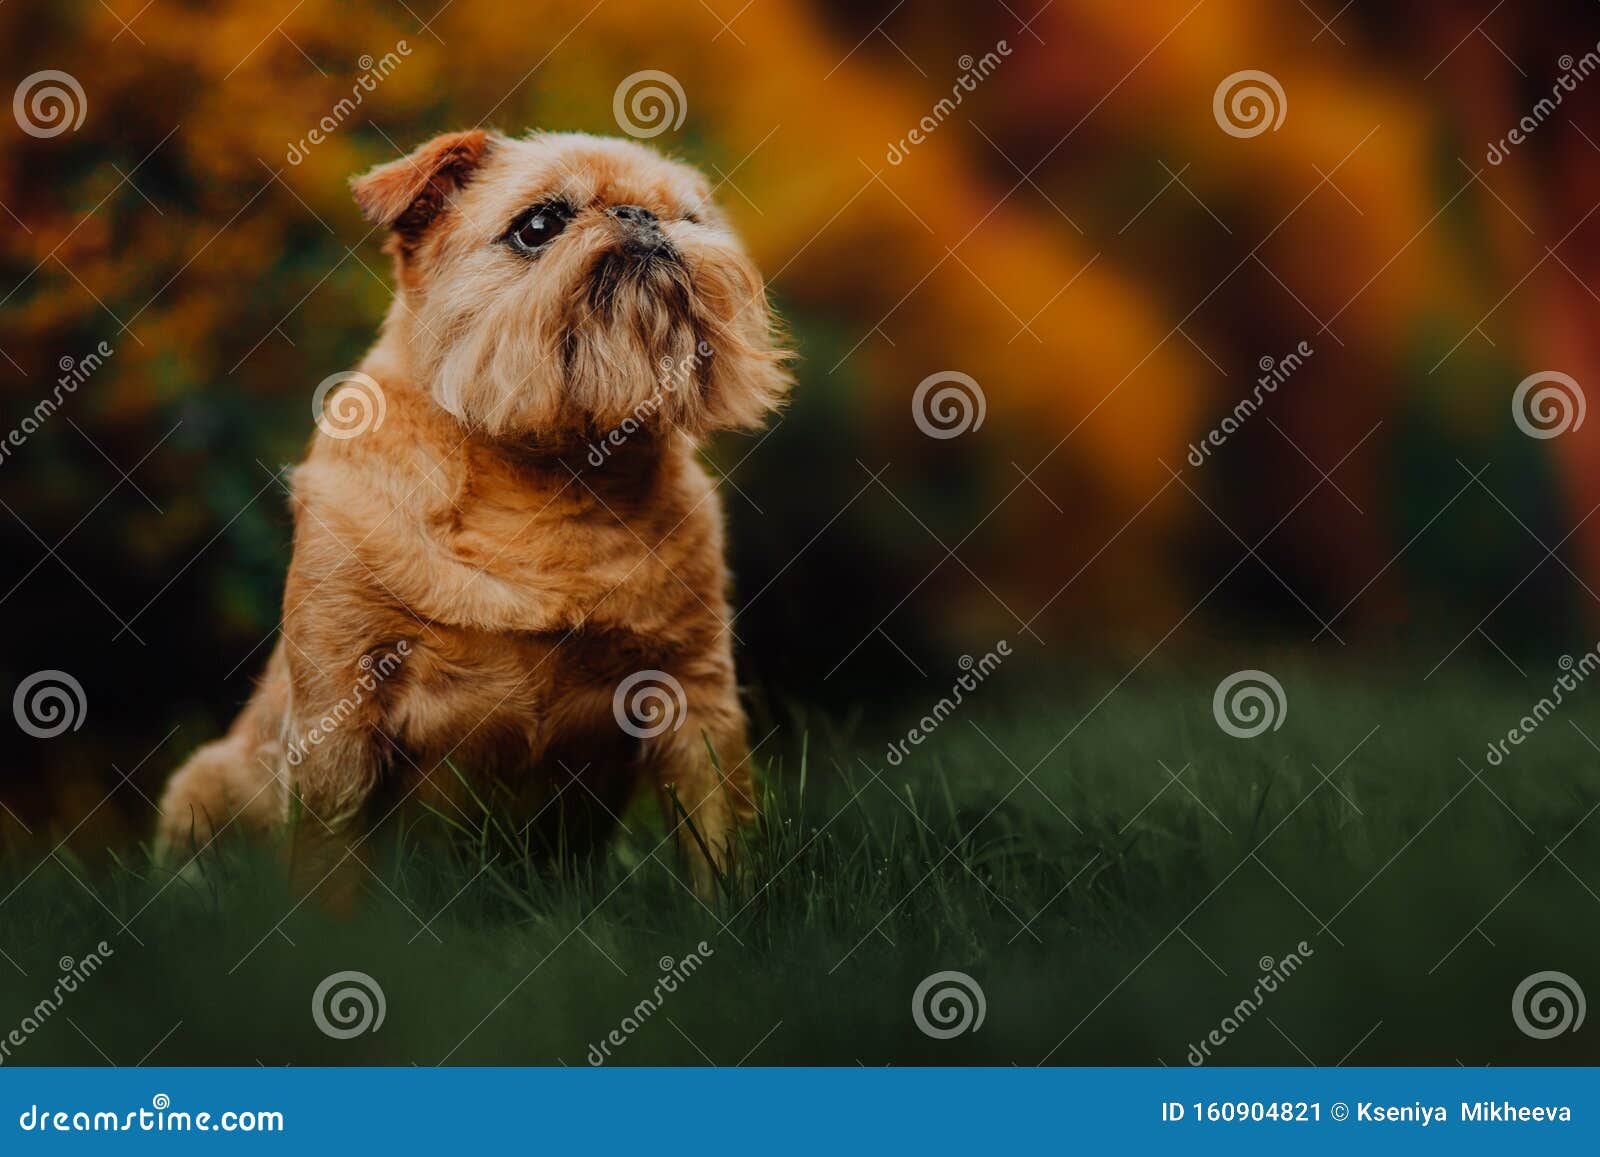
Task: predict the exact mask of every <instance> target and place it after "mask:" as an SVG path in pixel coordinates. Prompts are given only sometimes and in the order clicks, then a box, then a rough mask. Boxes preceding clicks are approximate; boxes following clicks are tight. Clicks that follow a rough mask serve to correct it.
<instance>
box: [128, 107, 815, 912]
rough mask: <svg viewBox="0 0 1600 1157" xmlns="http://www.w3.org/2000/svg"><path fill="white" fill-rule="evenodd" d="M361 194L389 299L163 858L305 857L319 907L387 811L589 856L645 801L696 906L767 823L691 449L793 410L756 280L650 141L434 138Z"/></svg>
mask: <svg viewBox="0 0 1600 1157" xmlns="http://www.w3.org/2000/svg"><path fill="white" fill-rule="evenodd" d="M352 189H353V192H354V195H355V200H356V202H357V204H358V206H359V208H360V209H361V211H362V213H363V214H364V216H365V217H366V219H367V220H368V221H370V222H371V223H372V224H373V225H374V226H375V227H379V228H383V229H386V230H387V231H388V239H387V241H386V244H385V249H386V250H387V251H388V252H389V253H390V254H391V255H392V258H393V268H394V278H395V282H396V294H395V298H394V301H393V303H392V306H391V308H390V309H389V312H388V315H387V317H386V318H385V320H384V323H383V327H382V330H381V333H380V336H379V338H378V340H377V343H376V344H375V345H374V346H373V347H372V348H371V350H370V351H369V352H368V353H367V355H366V357H365V359H364V360H363V361H362V362H361V364H360V366H359V367H358V370H357V372H355V373H352V374H347V375H336V378H341V379H342V380H338V381H336V382H335V384H334V386H333V388H331V389H327V388H326V386H327V383H325V385H324V387H320V388H319V395H320V396H319V397H318V398H316V399H315V401H314V407H313V408H314V409H315V408H316V404H315V403H316V402H320V404H321V412H320V414H319V416H318V423H317V424H318V429H317V431H316V432H315V433H314V434H313V436H312V438H311V443H310V447H309V450H308V452H307V454H306V456H305V458H304V460H303V461H302V462H301V463H300V464H299V465H298V466H296V467H295V468H294V470H293V472H292V476H291V481H290V483H289V490H290V494H291V500H292V502H291V505H292V508H293V514H294V546H293V555H292V558H291V560H290V563H289V570H288V577H287V581H286V584H285V590H284V606H283V616H282V625H281V629H280V632H279V635H278V639H277V642H276V646H275V649H274V650H273V652H272V654H271V657H270V658H269V660H268V662H267V665H266V670H265V673H264V675H263V676H262V677H261V679H260V681H259V683H258V685H257V686H256V689H255V692H254V694H253V695H252V697H251V698H250V700H249V702H248V704H247V705H246V706H245V707H244V709H243V711H242V713H241V714H240V715H239V716H238V718H237V720H236V721H235V722H234V724H233V725H232V727H231V729H230V730H229V731H228V732H227V734H226V735H225V737H223V738H222V739H219V740H217V741H215V742H212V743H209V744H207V745H205V746H204V747H201V748H200V749H199V750H198V751H196V752H195V753H194V754H193V755H192V756H191V757H190V758H189V760H188V761H187V762H186V763H185V764H184V765H183V766H182V767H181V768H179V769H178V770H177V771H176V772H175V773H174V775H173V776H172V778H171V780H170V782H169V784H168V786H167V788H166V791H165V794H164V797H163V799H162V802H161V819H160V825H159V831H158V833H157V847H158V849H160V850H161V851H162V852H164V853H167V854H169V855H170V854H173V853H185V852H194V853H197V852H198V851H199V850H200V849H203V848H205V847H206V846H208V845H209V844H210V843H211V842H212V841H213V840H215V839H216V838H217V837H218V836H219V835H220V834H222V833H223V832H224V831H225V830H228V829H230V828H234V827H237V828H239V829H243V830H245V831H252V832H257V833H272V832H281V831H284V830H285V829H290V830H291V835H290V838H289V839H288V841H287V845H288V847H289V849H290V855H291V861H292V864H293V874H294V875H295V876H297V877H303V878H304V879H305V880H306V882H307V883H308V884H310V885H313V886H315V885H316V884H318V883H320V882H321V881H322V880H323V879H326V878H327V876H328V875H332V874H333V873H334V872H335V871H336V870H337V867H338V865H339V864H341V863H342V862H344V861H346V860H348V859H350V852H351V851H352V850H353V849H355V848H356V847H357V846H358V845H360V844H362V843H363V842H364V837H365V835H366V834H367V833H368V832H370V831H371V829H372V827H373V826H374V825H375V824H376V823H377V822H379V821H380V820H381V819H383V818H384V817H385V816H387V815H388V814H389V813H390V812H391V811H393V809H394V808H396V807H398V806H399V805H400V804H401V803H403V802H405V801H407V800H413V799H414V800H417V801H419V802H422V803H427V804H429V805H430V806H432V807H433V808H435V809H436V810H438V811H441V812H443V813H445V814H446V815H455V816H459V817H463V822H464V823H465V824H466V826H473V823H472V821H470V820H467V819H465V818H464V817H466V816H467V815H468V814H469V813H471V811H472V808H473V803H472V801H473V800H476V799H478V798H479V792H480V790H486V789H485V788H484V785H494V789H495V790H497V791H499V792H500V793H501V796H500V798H503V799H504V800H505V801H506V802H507V803H508V804H509V806H511V807H513V808H516V809H519V814H522V815H523V816H525V817H526V818H527V819H528V821H529V822H530V823H533V822H537V823H538V825H539V830H540V831H541V832H542V833H544V834H545V835H546V836H547V837H548V838H549V839H550V840H551V846H552V848H556V847H557V846H558V845H559V851H560V853H561V854H566V853H569V852H570V853H573V854H583V853H585V852H586V851H587V852H592V851H594V850H596V849H598V848H601V847H603V846H604V843H605V841H606V839H607V838H608V837H609V836H610V835H611V834H612V826H613V825H614V824H615V823H616V822H617V815H618V813H620V812H621V811H623V810H624V808H625V807H626V806H627V805H628V802H629V800H630V799H631V798H632V796H633V794H634V792H635V789H636V788H637V787H641V786H648V787H650V788H653V790H654V791H655V793H656V794H657V795H658V796H659V797H660V800H661V803H662V806H663V809H664V811H665V814H666V816H667V821H668V826H669V827H670V828H671V829H672V830H673V831H674V832H675V835H676V838H677V841H678V844H679V846H680V848H681V850H682V852H683V855H684V859H685V862H686V864H687V867H688V870H689V874H690V877H691V879H692V882H693V886H694V889H695V891H696V892H697V893H698V894H699V895H701V896H702V897H709V896H711V895H713V894H714V893H715V892H716V890H717V881H718V879H719V878H726V877H727V876H728V875H729V873H730V872H731V871H732V870H733V868H734V860H735V856H736V850H737V847H738V844H739V829H740V825H741V824H743V823H746V822H748V821H751V820H752V819H753V818H754V817H755V815H756V811H757V807H756V797H755V792H754V788H753V785H752V776H751V769H750V767H749V751H748V748H747V739H746V724H745V717H744V712H743V710H742V708H741V705H740V701H739V694H738V688H737V684H736V681H735V673H734V659H733V650H732V630H731V626H730V608H729V603H728V599H727V586H728V574H727V570H726V567H725V562H724V557H723V556H724V551H723V527H722V513H721V510H720V505H719V501H718V496H717V494H716V491H715V488H714V486H713V484H712V482H711V480H710V479H709V477H708V476H707V474H706V472H705V471H704V469H703V468H702V467H701V465H700V464H699V460H698V454H697V447H698V444H699V443H700V442H701V441H702V440H703V439H704V438H705V437H707V436H708V435H710V434H712V433H714V432H716V431H720V430H731V429H755V428H759V427H760V426H761V425H762V423H763V422H764V421H765V419H766V418H767V417H768V415H770V414H771V413H772V412H773V411H774V410H775V409H777V408H778V407H779V406H780V405H781V404H782V402H783V400H784V398H785V395H786V393H787V391H788V389H789V387H790V385H791V384H792V379H791V375H790V373H789V371H788V368H787V367H788V363H789V361H790V358H791V355H790V354H789V352H788V351H786V350H785V349H784V348H783V347H782V344H781V336H780V333H779V325H778V322H777V319H776V318H775V317H774V315H773V313H772V311H771V309H770V306H769V304H768V301H767V296H766V290H765V286H764V283H763V281H762V278H761V276H760V274H759V273H758V272H757V270H756V268H755V267H754V265H753V264H752V262H751V260H750V258H749V257H748V256H747V255H746V253H745V252H744V250H743V248H742V246H741V244H740V242H739V241H738V239H737V237H736V236H735V235H734V233H733V232H732V230H731V229H730V227H729V225H728V222H727V220H726V218H725V217H724V216H723V215H722V213H721V212H720V211H719V210H718V209H717V207H716V206H715V204H714V203H713V202H712V200H711V194H712V192H713V190H712V189H711V188H710V187H709V186H708V184H707V182H706V180H705V178H704V177H703V176H702V175H701V174H700V173H698V172H697V171H696V170H694V169H693V168H691V167H689V166H687V165H685V164H682V163H679V162H677V161H673V160H669V159H667V158H664V157H663V156H661V155H660V154H658V153H656V152H654V151H653V150H651V149H649V148H647V147H646V146H644V145H641V144H638V143H636V142H634V141H628V140H620V139H611V138H603V137H594V136H589V135H585V134H577V133H546V132H535V133H532V134H530V135H528V136H526V137H522V138H512V137H508V136H505V135H501V134H499V133H495V132H490V131H484V130H471V131H467V132H457V133H449V134H446V135H443V136H439V137H436V138H434V139H433V140H430V141H428V142H427V143H426V144H424V145H422V146H421V147H420V148H418V149H416V150H415V151H414V152H413V153H411V154H410V155H409V156H406V157H403V158H401V159H399V160H396V161H393V162H390V163H387V164H382V165H379V166H378V167H377V168H374V169H372V170H371V171H370V172H367V173H366V174H364V175H362V176H360V177H358V178H356V179H354V180H353V182H352ZM330 381H334V379H330ZM291 814H292V815H293V817H294V818H293V822H292V823H291ZM191 862H192V857H191Z"/></svg>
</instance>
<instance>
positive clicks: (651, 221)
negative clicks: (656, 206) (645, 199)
mask: <svg viewBox="0 0 1600 1157" xmlns="http://www.w3.org/2000/svg"><path fill="white" fill-rule="evenodd" d="M608 211H609V212H610V214H611V216H613V217H614V218H616V219H617V221H618V222H620V223H621V225H622V227H623V228H624V229H625V230H627V235H626V238H625V239H624V241H623V243H622V247H623V250H624V251H625V252H627V253H631V254H633V255H634V256H636V257H650V256H656V255H660V254H666V253H670V252H671V251H672V242H671V241H669V240H667V235H666V233H664V232H662V229H661V221H660V220H659V219H658V218H657V217H656V215H655V214H654V213H652V212H650V210H648V209H646V208H645V207H644V206H643V205H613V206H612V207H611V209H610V210H608Z"/></svg>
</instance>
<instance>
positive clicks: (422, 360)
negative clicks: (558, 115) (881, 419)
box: [353, 130, 789, 439]
mask: <svg viewBox="0 0 1600 1157" xmlns="http://www.w3.org/2000/svg"><path fill="white" fill-rule="evenodd" d="M353 187H354V191H355V197H356V201H357V203H358V204H359V205H360V207H361V209H362V212H363V213H365V214H366V216H367V218H368V219H369V220H370V221H372V222H373V223H374V224H377V225H382V226H384V227H386V228H388V229H389V230H390V231H391V235H390V243H389V249H390V251H391V252H392V253H393V254H394V255H395V265H396V276H397V279H398V281H399V294H400V297H399V304H398V306H397V308H396V310H395V312H394V314H393V315H392V320H391V323H390V324H391V326H397V327H399V328H400V330H401V335H400V336H401V338H402V340H404V341H405V342H406V344H407V346H408V354H409V357H410V361H411V363H412V367H413V372H414V373H415V374H416V376H417V377H418V378H419V380H420V381H421V382H422V383H423V384H425V385H426V386H427V388H428V389H429V390H430V392H431V393H432V396H433V398H434V399H435V400H436V401H437V402H438V404H439V405H440V406H442V407H444V409H446V410H448V411H449V412H450V413H451V414H453V415H455V417H456V418H457V419H458V420H459V421H461V422H462V424H463V425H466V426H468V427H469V428H472V429H475V430H478V431H481V432H483V433H485V434H489V435H492V436H525V435H532V436H534V437H549V438H553V439H563V438H569V437H586V436H592V435H593V434H595V433H603V432H605V431H610V430H615V429H617V428H618V427H621V426H623V425H624V423H628V422H632V423H633V424H634V425H635V426H637V427H643V428H646V429H650V430H657V431H665V430H669V429H676V430H681V431H684V432H686V433H688V434H690V435H691V436H698V435H701V434H704V433H706V432H709V431H712V430H716V429H725V428H733V427H746V428H748V427H753V426H756V425H759V424H760V422H761V421H762V419H763V418H764V417H765V416H766V414H767V413H768V412H769V411H771V410H772V409H773V408H774V407H775V406H776V405H777V404H778V403H779V402H780V401H781V400H782V397H783V394H784V392H785V390H786V389H787V388H788V385H789V377H788V374H787V373H786V372H785V370H784V363H785V361H786V359H787V355H786V353H784V351H782V350H781V349H779V348H778V347H777V345H776V344H775V341H774V328H775V327H774V321H773V318H772V315H771V313H770V311H769V309H768V306H767V302H766V293H765V289H764V287H763V284H762V280H761V277H760V275H759V274H758V273H757V272H756V270H755V267H754V266H753V265H752V264H751V262H750V259H749V258H748V257H747V256H746V255H745V253H744V251H743V249H742V248H741V246H740V244H739V241H738V239H737V238H736V237H735V236H734V234H733V233H732V231H731V230H730V228H729V226H728V224H727V222H726V221H725V220H724V218H723V216H722V214H721V213H720V212H719V211H718V209H717V208H716V206H715V205H713V204H712V203H711V200H710V194H711V190H710V188H709V187H708V185H707V183H706V181H705V178H703V177H702V176H701V175H700V174H699V173H698V172H696V171H695V170H694V169H692V168H689V167H688V166H686V165H683V164H680V163H678V162H676V161H671V160H667V159H666V158H664V157H662V156H660V155H659V154H657V153H655V152H653V151H652V150H650V149H648V148H645V147H644V146H642V145H639V144H635V143H634V142H632V141H623V140H614V139H608V138H601V137H592V136H587V135H583V134H577V133H535V134H533V135H531V136H529V137H527V138H525V139H521V140H513V139H510V138H507V137H503V136H500V135H498V134H494V133H487V132H484V131H481V130H473V131H470V132H462V133H448V134H446V135H444V136H440V137H436V138H435V139H433V140H431V141H429V142H428V143H427V144H425V145H423V146H422V147H421V148H419V149H417V150H416V151H415V152H414V153H412V154H411V155H410V156H408V157H403V158H401V159H400V160H397V161H391V162H389V163H388V164H384V165H380V166H379V167H378V168H376V169H373V170H372V171H371V172H369V173H367V174H365V175H364V176H361V177H359V178H357V179H356V180H355V182H354V185H353Z"/></svg>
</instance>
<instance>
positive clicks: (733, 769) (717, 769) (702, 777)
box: [624, 663, 756, 900]
mask: <svg viewBox="0 0 1600 1157" xmlns="http://www.w3.org/2000/svg"><path fill="white" fill-rule="evenodd" d="M655 674H664V673H655ZM663 682H666V683H667V695H668V696H670V697H673V698H675V696H676V693H675V691H674V690H673V689H672V683H676V684H677V685H678V686H680V687H681V688H682V691H683V698H682V700H681V702H679V703H677V704H674V703H672V702H671V701H670V699H668V698H663V699H661V700H658V703H659V704H660V705H662V706H664V707H665V712H664V714H660V715H654V716H650V718H652V719H653V720H655V721H656V722H655V723H654V725H653V726H652V728H651V730H654V729H655V728H656V727H660V728H662V729H661V730H660V731H659V733H657V734H651V735H650V736H649V737H648V738H647V739H646V740H645V759H646V761H647V763H648V764H649V766H650V769H651V774H652V776H653V777H654V781H655V786H656V790H657V792H658V793H659V794H660V798H661V807H662V811H663V813H664V815H665V816H666V821H667V826H668V828H669V829H670V830H671V831H672V832H673V834H674V836H675V837H676V839H677V843H678V848H679V850H680V852H681V854H682V855H683V858H684V862H685V863H686V864H687V865H688V868H689V874H690V877H691V879H692V880H693V882H694V890H695V893H696V895H698V896H699V897H700V898H701V899H703V900H709V899H711V898H713V897H714V896H715V895H716V894H717V878H718V876H721V877H723V878H724V879H725V880H730V882H731V874H732V873H733V871H734V869H735V867H736V862H737V855H738V851H739V831H738V828H739V825H740V824H742V823H747V822H749V821H751V820H753V819H754V818H755V816H756V797H755V790H754V787H753V785H752V782H751V772H750V753H749V748H748V746H747V744H746V740H745V721H744V712H743V711H742V710H741V709H740V707H739V696H738V690H737V688H736V687H735V685H734V681H733V674H732V665H731V663H729V664H728V666H727V670H726V672H725V673H719V674H716V675H712V676H701V677H696V678H682V679H679V678H677V677H671V679H670V681H668V680H663ZM635 703H638V700H635ZM624 707H626V705H625V704H624ZM668 720H670V722H668Z"/></svg>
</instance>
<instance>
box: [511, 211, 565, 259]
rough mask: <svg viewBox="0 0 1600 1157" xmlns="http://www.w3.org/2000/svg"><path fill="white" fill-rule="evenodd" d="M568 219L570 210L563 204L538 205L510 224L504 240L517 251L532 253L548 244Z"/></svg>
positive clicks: (563, 227)
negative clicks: (512, 224) (515, 222)
mask: <svg viewBox="0 0 1600 1157" xmlns="http://www.w3.org/2000/svg"><path fill="white" fill-rule="evenodd" d="M570 220H572V210H571V209H568V208H567V207H566V206H565V205H560V204H554V205H540V206H538V207H537V208H535V209H534V210H533V211H532V212H530V213H528V214H527V215H526V216H525V217H523V218H522V220H520V221H519V222H518V223H517V224H516V225H514V226H512V229H511V232H510V233H508V234H507V235H506V240H507V241H508V242H509V243H510V245H511V247H512V248H513V249H515V250H517V251H518V252H521V253H533V252H535V251H536V250H538V249H540V248H542V247H544V246H545V245H548V244H549V243H550V242H551V240H553V239H554V238H555V237H556V236H557V235H559V234H560V232H561V231H562V230H563V229H565V228H566V227H567V222H568V221H570Z"/></svg>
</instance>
